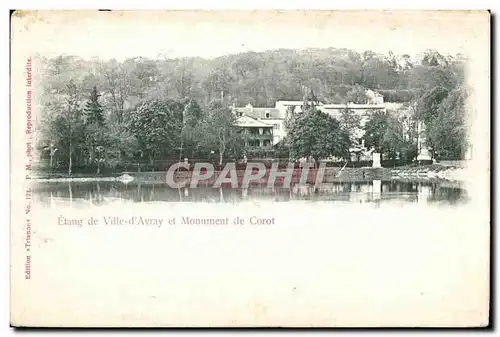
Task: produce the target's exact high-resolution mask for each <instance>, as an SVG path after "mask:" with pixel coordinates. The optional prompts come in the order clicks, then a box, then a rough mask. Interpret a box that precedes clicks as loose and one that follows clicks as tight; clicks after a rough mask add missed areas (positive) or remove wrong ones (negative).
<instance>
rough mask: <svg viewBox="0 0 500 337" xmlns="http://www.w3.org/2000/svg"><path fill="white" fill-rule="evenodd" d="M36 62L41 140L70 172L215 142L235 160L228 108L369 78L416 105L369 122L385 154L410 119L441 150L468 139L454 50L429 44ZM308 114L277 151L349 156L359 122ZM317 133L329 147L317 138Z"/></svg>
mask: <svg viewBox="0 0 500 337" xmlns="http://www.w3.org/2000/svg"><path fill="white" fill-rule="evenodd" d="M36 64H37V67H38V69H40V70H41V73H42V74H43V76H42V81H41V83H40V84H39V87H41V89H40V90H41V94H40V96H39V97H40V102H39V105H40V106H41V112H42V113H41V116H40V118H39V120H38V126H37V127H38V132H39V135H38V137H37V139H38V140H39V141H40V142H39V144H38V145H39V149H40V150H41V151H42V154H43V156H44V157H46V158H50V166H51V167H52V166H56V165H63V166H66V167H67V166H69V169H68V172H69V173H70V174H71V167H72V166H74V165H75V164H78V165H91V166H95V167H96V170H97V171H99V165H100V163H104V164H106V165H112V166H113V165H116V164H117V163H120V162H121V161H124V160H126V159H127V158H134V160H139V159H141V158H142V159H143V160H148V161H151V162H153V161H155V160H162V159H165V158H170V157H180V156H181V155H183V156H190V157H198V158H203V157H207V156H208V154H212V151H213V154H214V155H217V157H218V158H217V160H218V161H222V158H223V157H224V158H239V157H241V155H242V153H243V149H242V147H243V145H242V144H244V139H243V137H242V135H241V134H240V133H238V132H237V129H236V128H235V127H234V126H235V118H234V115H233V114H231V112H230V110H229V109H228V107H229V106H230V105H232V104H235V105H237V106H244V105H246V104H247V103H250V104H252V105H254V106H262V107H264V106H274V104H275V102H276V101H277V100H302V99H303V95H304V88H307V89H308V90H309V91H310V92H311V93H313V94H314V100H315V101H321V102H324V103H340V102H347V101H350V102H358V103H363V100H364V99H365V98H364V96H363V92H364V90H365V89H366V88H370V89H374V90H377V91H378V92H380V93H381V94H383V95H384V96H385V101H386V102H404V103H406V104H407V106H415V109H414V111H415V113H414V115H412V116H406V117H405V118H406V119H407V120H406V121H404V120H403V117H397V118H393V119H392V120H390V121H385V122H384V123H382V124H380V123H381V122H379V121H375V120H374V121H372V122H371V124H370V128H372V129H373V130H375V129H377V127H376V125H379V124H380V125H384V128H386V129H385V130H384V134H383V136H382V135H374V136H373V137H372V138H370V137H368V139H367V141H368V144H370V145H372V146H373V147H376V148H380V149H381V150H382V151H386V152H387V153H389V154H390V156H394V153H400V155H401V153H405V155H408V156H414V153H413V152H415V150H414V149H415V146H414V142H415V139H416V136H415V133H416V129H415V125H416V122H415V121H416V120H421V121H423V122H424V123H425V125H426V129H427V130H428V133H429V134H428V137H427V138H428V140H427V141H428V144H429V146H430V147H431V148H432V149H433V152H434V153H435V154H436V155H442V156H448V157H457V158H459V157H461V156H463V152H464V150H465V148H466V133H465V128H464V123H465V117H464V116H465V110H464V109H465V104H464V100H465V98H466V97H467V90H466V88H465V87H464V85H463V82H464V81H463V76H464V75H463V69H462V68H463V57H462V56H460V55H456V56H454V57H452V56H443V55H441V54H439V53H437V52H435V51H427V52H426V53H425V54H424V55H423V56H422V57H421V59H418V60H417V59H415V60H412V59H411V58H410V57H409V56H408V55H395V54H393V53H392V52H389V53H388V54H387V55H379V54H375V53H373V52H371V51H366V52H364V53H362V54H360V53H357V52H354V51H352V50H346V49H334V48H329V49H305V50H287V49H280V50H271V51H266V52H262V53H255V52H248V53H242V54H236V55H227V56H223V57H218V58H215V59H203V58H197V57H195V58H180V59H157V60H151V59H146V58H140V57H139V58H133V59H127V60H125V61H123V62H118V61H116V60H110V61H103V60H98V59H92V60H84V59H81V58H78V57H74V56H59V57H55V58H43V57H37V59H36ZM306 115H307V116H308V117H307V118H306V119H305V120H301V121H297V124H296V125H295V126H294V127H293V128H292V129H291V130H289V131H292V132H291V134H293V131H294V130H299V131H298V132H299V133H298V134H300V135H303V136H304V137H305V138H304V139H301V138H300V137H301V136H297V135H292V136H291V137H292V138H290V139H289V140H290V141H291V143H290V144H292V145H293V146H292V148H290V147H289V146H287V145H286V144H285V143H282V144H280V146H281V148H280V149H279V150H280V151H281V152H283V151H284V152H287V151H290V150H292V152H293V153H294V154H293V156H296V155H308V156H313V157H328V156H329V155H334V154H335V155H338V156H347V155H346V149H348V148H349V146H350V145H351V143H352V142H353V140H354V139H353V138H355V136H354V135H353V132H352V130H353V129H354V128H355V126H356V125H357V124H359V121H358V120H357V119H356V117H355V116H352V115H350V114H349V111H345V113H344V116H343V118H342V119H341V120H340V123H339V122H337V121H335V120H332V119H331V118H330V117H328V116H326V115H322V114H320V113H319V112H318V111H316V110H314V109H312V110H310V111H309V112H308V113H307V114H306ZM373 118H374V119H377V118H380V116H374V117H373ZM301 123H302V124H301ZM327 124H328V125H327ZM303 130H309V131H311V132H313V133H314V135H315V137H317V138H318V139H319V140H318V141H313V140H311V139H310V137H309V136H306V135H307V132H309V131H303ZM318 130H321V131H318ZM374 132H375V131H374ZM377 132H378V133H381V131H380V130H379V131H377ZM346 135H347V139H348V140H347V143H346V140H345V136H346ZM381 139H382V140H381ZM332 140H334V141H333V142H332ZM323 141H324V142H325V143H324V144H326V145H324V146H320V145H319V144H320V143H321V142H323ZM300 144H302V145H300ZM304 149H305V150H304Z"/></svg>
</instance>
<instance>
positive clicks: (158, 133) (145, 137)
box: [128, 100, 184, 164]
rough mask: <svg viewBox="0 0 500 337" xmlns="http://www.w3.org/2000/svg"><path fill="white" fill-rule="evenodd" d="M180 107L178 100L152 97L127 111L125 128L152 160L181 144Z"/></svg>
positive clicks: (170, 152)
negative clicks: (127, 120) (128, 112)
mask: <svg viewBox="0 0 500 337" xmlns="http://www.w3.org/2000/svg"><path fill="white" fill-rule="evenodd" d="M183 110H184V107H183V106H182V104H180V103H179V102H175V101H171V100H168V101H159V100H154V101H149V102H145V103H142V104H141V105H139V106H138V107H137V109H135V110H133V111H132V112H131V113H130V116H129V118H130V119H129V126H128V130H129V131H130V132H131V134H132V135H133V136H134V137H135V138H136V139H137V141H138V146H139V149H140V151H141V153H142V154H145V153H146V154H147V156H148V157H149V160H150V163H151V164H153V163H154V159H155V158H158V157H168V156H171V155H173V154H174V153H175V152H176V150H177V149H178V148H179V147H180V145H181V142H180V140H181V131H182V111H183Z"/></svg>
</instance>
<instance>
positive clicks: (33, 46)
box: [12, 11, 489, 60]
mask: <svg viewBox="0 0 500 337" xmlns="http://www.w3.org/2000/svg"><path fill="white" fill-rule="evenodd" d="M21 16H22V15H21ZM487 16H488V14H487V12H484V11H483V12H477V11H476V12H454V13H452V12H445V11H443V12H439V13H438V12H423V11H415V12H408V11H406V12H395V13H389V12H381V11H373V12H369V11H350V12H347V11H343V12H340V11H337V12H328V11H316V12H314V11H309V12H304V11H285V12H278V11H218V12H207V11H205V12H203V11H191V12H187V11H184V12H183V11H177V12H175V11H174V12H173V11H170V12H164V11H163V12H162V11H134V12H116V11H115V12H90V11H78V12H77V11H75V12H70V11H66V12H63V11H53V12H47V11H45V12H30V13H28V14H27V15H24V16H22V17H21V18H20V20H19V19H18V18H16V17H15V18H13V24H12V25H13V26H12V34H13V40H14V42H13V43H15V42H16V41H19V42H20V44H21V43H22V46H21V45H17V47H18V48H20V49H23V50H24V51H25V52H27V53H33V52H36V53H39V54H42V55H47V56H56V55H60V54H67V55H77V56H80V57H83V58H91V57H99V58H101V59H111V58H116V59H118V60H123V59H126V58H128V57H136V56H144V57H149V58H157V57H158V56H159V54H160V53H166V55H167V56H168V57H179V56H201V57H215V56H220V55H224V54H233V53H240V52H245V51H263V50H269V49H278V48H290V49H296V48H297V49H300V48H308V47H315V48H329V47H334V48H348V49H354V50H356V51H358V52H363V51H365V50H373V51H375V52H377V53H387V52H388V51H389V50H392V51H393V52H394V53H396V54H404V53H406V54H409V55H411V56H415V55H417V54H418V53H421V52H423V51H425V50H426V49H437V50H438V51H440V52H442V53H445V54H448V53H449V54H456V53H463V54H468V53H469V52H470V51H471V50H472V51H474V50H476V49H477V48H473V43H476V42H477V41H478V38H479V37H484V36H483V35H484V34H485V32H486V33H488V34H489V31H488V28H487V27H488V26H487V25H485V23H487V21H488V20H486V18H487ZM21 41H22V42H21ZM476 51H477V50H476Z"/></svg>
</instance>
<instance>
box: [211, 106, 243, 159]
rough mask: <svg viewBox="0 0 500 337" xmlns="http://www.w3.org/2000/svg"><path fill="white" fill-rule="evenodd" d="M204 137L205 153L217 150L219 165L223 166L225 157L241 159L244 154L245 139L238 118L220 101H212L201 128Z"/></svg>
mask: <svg viewBox="0 0 500 337" xmlns="http://www.w3.org/2000/svg"><path fill="white" fill-rule="evenodd" d="M201 128H202V133H203V134H204V135H205V137H204V141H203V143H204V145H203V146H204V148H205V151H206V152H208V153H210V151H213V150H216V151H217V153H218V155H219V165H222V163H223V160H224V156H225V155H226V154H228V153H230V154H231V155H232V156H239V157H241V156H242V154H243V145H244V141H243V137H242V134H241V129H240V127H239V126H238V125H237V118H236V116H235V115H234V113H233V112H232V111H231V109H229V108H227V107H225V106H224V104H222V102H221V101H220V100H215V101H212V102H211V103H210V105H209V108H208V114H207V116H206V118H205V120H204V121H203V124H202V126H201Z"/></svg>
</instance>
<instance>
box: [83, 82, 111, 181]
mask: <svg viewBox="0 0 500 337" xmlns="http://www.w3.org/2000/svg"><path fill="white" fill-rule="evenodd" d="M99 97H100V95H99V93H98V92H97V87H96V86H94V88H93V89H92V92H91V93H90V99H89V101H88V102H87V103H86V105H85V108H84V110H83V116H82V117H83V123H84V124H83V125H84V127H85V141H86V144H87V155H88V160H89V163H90V164H91V165H92V164H94V162H96V164H97V172H96V173H97V174H99V173H100V172H101V162H102V161H103V160H104V150H105V147H104V145H105V137H106V135H107V132H106V130H105V125H104V109H103V108H102V106H101V104H100V103H99Z"/></svg>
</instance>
